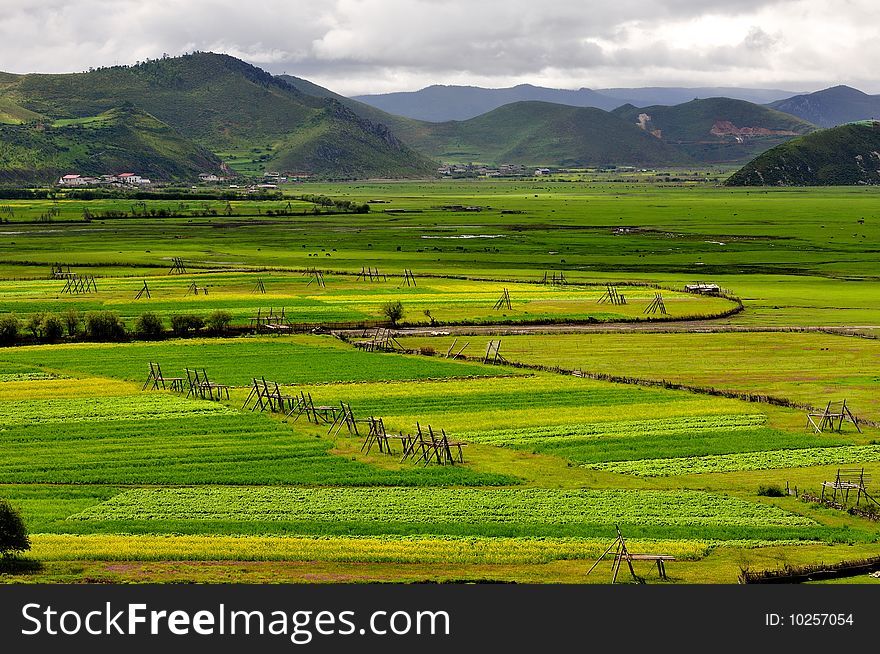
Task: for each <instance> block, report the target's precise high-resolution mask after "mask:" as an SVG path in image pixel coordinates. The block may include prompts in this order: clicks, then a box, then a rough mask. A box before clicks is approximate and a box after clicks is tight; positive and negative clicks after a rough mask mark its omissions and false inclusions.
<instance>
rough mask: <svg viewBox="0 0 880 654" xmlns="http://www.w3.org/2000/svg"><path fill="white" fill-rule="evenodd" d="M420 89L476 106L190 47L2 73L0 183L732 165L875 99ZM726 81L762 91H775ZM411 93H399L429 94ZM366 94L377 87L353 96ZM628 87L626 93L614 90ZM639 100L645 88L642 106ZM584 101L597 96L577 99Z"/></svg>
mask: <svg viewBox="0 0 880 654" xmlns="http://www.w3.org/2000/svg"><path fill="white" fill-rule="evenodd" d="M429 89H430V91H431V93H432V94H433V95H432V96H431V97H432V103H433V105H434V107H435V109H437V110H438V111H439V110H440V109H442V108H443V107H449V106H452V105H455V104H456V99H457V98H458V99H461V98H464V97H465V96H466V101H465V100H461V102H459V105H460V106H459V107H458V111H460V112H461V113H460V115H462V116H466V115H468V114H470V113H473V112H474V111H479V112H480V113H479V114H478V115H475V116H470V117H468V118H466V119H463V120H443V121H439V122H438V121H429V120H417V119H415V118H411V117H407V116H405V115H397V114H393V113H389V112H387V111H384V110H383V109H382V108H379V107H377V106H373V105H372V104H368V103H366V102H362V101H360V100H358V99H356V98H346V97H344V96H342V95H339V94H337V93H334V92H333V91H331V90H329V89H326V88H323V87H321V86H319V85H317V84H314V83H313V82H310V81H308V80H304V79H301V78H297V77H293V76H286V75H285V76H278V77H275V76H273V75H271V74H269V73H267V72H265V71H263V70H261V69H259V68H256V67H254V66H252V65H250V64H247V63H245V62H243V61H240V60H238V59H235V58H233V57H230V56H227V55H218V54H212V53H201V52H197V53H193V54H190V55H185V56H182V57H176V58H162V59H157V60H151V61H147V62H144V63H141V64H138V65H135V66H114V67H108V68H101V69H98V70H94V71H90V72H87V73H76V74H62V75H38V74H30V75H14V74H9V73H0V146H2V148H0V182H7V183H22V182H29V183H30V182H41V183H44V182H48V181H52V179H53V178H57V176H58V175H59V174H61V173H65V172H75V173H81V174H89V175H93V174H100V173H109V172H119V171H120V170H122V169H125V170H133V171H135V172H138V173H140V174H143V175H146V176H150V177H154V178H158V179H163V180H175V179H179V180H186V179H192V178H193V176H194V174H195V173H196V172H217V171H220V170H225V169H226V166H229V167H231V168H232V169H234V170H237V171H239V172H245V173H249V174H258V173H260V172H261V171H266V170H276V171H285V172H293V173H299V174H310V175H315V176H318V177H322V178H335V179H340V178H364V177H424V176H428V175H432V174H434V173H435V171H436V168H437V165H438V162H441V161H442V162H455V163H463V162H474V163H484V164H501V163H516V164H522V165H526V166H533V165H534V166H538V165H541V166H557V167H585V166H593V165H602V164H630V165H641V166H661V165H662V166H667V165H668V166H674V165H687V166H691V165H700V164H706V163H736V164H742V163H745V162H747V161H749V160H750V159H752V158H753V157H754V156H756V155H758V154H760V153H761V152H764V151H766V150H769V149H771V148H773V147H774V146H777V145H779V144H782V143H784V142H786V141H788V140H790V139H793V138H797V137H799V136H802V135H805V134H809V133H810V132H812V131H814V130H815V129H817V128H816V124H819V125H824V124H830V123H835V122H836V121H842V120H850V119H857V118H865V117H867V118H870V117H871V115H875V114H874V109H875V107H876V103H877V99H878V96H869V95H866V94H864V93H861V92H860V91H857V90H855V89H849V88H848V87H835V88H832V89H827V90H825V91H820V92H817V93H812V94H809V95H800V96H793V97H789V98H786V99H783V100H779V101H775V102H772V103H771V104H770V105H769V106H768V105H762V104H756V103H753V102H750V101H748V100H744V99H735V98H730V97H709V98H703V99H688V101H685V102H680V103H676V104H667V102H674V101H676V100H678V99H681V98H684V97H687V98H692V97H693V96H694V95H699V94H702V93H703V92H708V93H712V92H715V91H719V92H720V91H724V92H728V94H732V93H733V91H732V90H730V89H678V88H671V89H659V88H654V89H605V90H600V91H593V90H590V89H579V90H577V91H564V90H557V89H543V88H541V87H534V86H528V85H522V86H518V87H513V88H512V89H478V88H476V87H445V86H435V87H429ZM462 89H464V91H462ZM425 91H428V89H425ZM462 92H464V93H465V96H462V95H461V93H462ZM610 92H614V93H615V94H617V95H615V96H612V95H610ZM738 92H739V94H740V95H748V96H749V97H752V98H753V99H757V100H760V101H766V100H768V98H772V97H774V96H775V95H777V94H782V95H784V94H785V92H784V91H773V90H769V91H765V90H759V89H739V90H738ZM419 93H421V92H417V93H415V94H398V95H400V96H402V97H407V98H409V100H412V99H413V98H415V97H426V96H424V95H421V96H420V95H419ZM391 95H394V94H391ZM377 97H385V96H367V98H366V99H370V98H377ZM523 97H525V98H527V99H517V98H523ZM548 98H549V99H551V100H553V101H552V102H550V101H547V99H548ZM627 98H628V99H631V100H633V101H632V102H623V103H620V102H619V100H624V99H627ZM648 98H654V99H656V100H657V101H656V102H655V103H654V104H646V103H645V102H644V101H645V100H646V99H648ZM498 102H501V103H502V104H500V106H492V105H493V104H497V103H498ZM590 102H592V103H594V104H595V103H602V107H601V108H600V107H593V106H582V105H584V104H588V103H590ZM486 107H491V108H490V109H488V110H486V111H482V110H483V109H485V108H486ZM437 115H441V114H437Z"/></svg>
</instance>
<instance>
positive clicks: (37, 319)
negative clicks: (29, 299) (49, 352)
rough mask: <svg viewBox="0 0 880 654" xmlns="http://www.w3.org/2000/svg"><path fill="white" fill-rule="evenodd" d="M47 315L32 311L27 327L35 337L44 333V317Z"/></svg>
mask: <svg viewBox="0 0 880 654" xmlns="http://www.w3.org/2000/svg"><path fill="white" fill-rule="evenodd" d="M45 317H46V314H45V313H43V312H42V311H37V312H36V313H32V314H31V315H30V317H29V318H28V320H27V329H28V331H29V332H30V333H31V335H32V336H33V337H34V338H39V337H40V336H42V335H43V319H44V318H45Z"/></svg>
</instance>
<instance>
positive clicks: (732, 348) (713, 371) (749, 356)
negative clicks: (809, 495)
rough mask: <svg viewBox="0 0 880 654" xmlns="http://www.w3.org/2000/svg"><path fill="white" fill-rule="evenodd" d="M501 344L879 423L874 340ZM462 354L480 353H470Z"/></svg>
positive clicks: (637, 336)
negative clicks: (831, 406)
mask: <svg viewBox="0 0 880 654" xmlns="http://www.w3.org/2000/svg"><path fill="white" fill-rule="evenodd" d="M400 340H401V343H403V344H404V345H405V346H406V347H410V348H418V347H423V346H425V345H426V344H433V346H434V347H435V348H436V349H437V351H440V352H445V351H446V349H448V347H449V345H450V344H451V343H452V338H451V337H443V338H401V339H400ZM466 340H468V339H467V337H464V336H462V337H460V338H459V342H461V341H466ZM503 343H504V345H503V354H504V356H505V357H507V358H508V359H509V360H511V361H518V362H523V363H530V364H538V365H542V366H560V367H563V368H566V369H569V370H573V369H580V370H584V371H586V372H590V373H600V374H606V375H618V376H625V377H637V378H642V379H648V380H657V381H661V380H662V381H670V382H676V383H681V384H687V385H691V386H698V387H703V388H720V389H725V390H731V391H737V392H742V393H759V394H763V395H771V396H774V397H778V398H784V399H788V400H791V401H794V402H796V403H799V404H803V405H807V406H813V407H822V406H824V405H825V403H826V402H828V401H829V400H835V401H838V400H843V399H846V400H847V403H848V405H849V406H850V407H852V410H853V412H854V413H856V415H858V416H860V417H863V418H866V419H868V420H874V421H877V420H880V394H878V387H880V374H878V370H880V342H878V341H876V340H872V339H865V338H855V337H850V338H847V337H841V336H837V335H831V334H823V333H785V332H751V333H677V334H671V333H669V334H643V333H616V334H615V333H589V334H553V335H546V334H543V335H531V336H517V335H512V336H505V337H504V339H503ZM456 349H458V348H456ZM464 354H465V355H469V354H470V355H476V356H479V355H480V354H481V353H480V352H478V351H476V348H471V349H470V350H466V351H465V352H464Z"/></svg>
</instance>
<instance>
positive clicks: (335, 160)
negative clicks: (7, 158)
mask: <svg viewBox="0 0 880 654" xmlns="http://www.w3.org/2000/svg"><path fill="white" fill-rule="evenodd" d="M0 100H2V101H4V102H6V103H8V104H9V106H10V107H18V108H21V109H23V110H25V111H27V112H32V113H33V114H38V115H39V116H41V117H43V118H44V119H47V120H50V121H57V120H64V119H79V118H86V117H89V116H96V115H98V114H100V113H102V112H104V111H107V110H109V109H112V108H115V107H119V106H123V105H128V104H130V105H133V106H135V107H137V108H139V109H141V110H143V111H146V112H147V113H149V114H152V115H153V116H155V117H156V118H158V119H159V120H161V121H164V122H165V123H167V124H168V125H170V126H171V127H173V128H175V129H176V130H178V131H179V132H180V133H181V134H182V135H183V136H184V137H186V138H189V139H192V140H193V141H195V142H197V143H198V144H200V145H202V146H204V147H206V148H208V149H210V150H212V151H213V152H216V153H222V154H223V155H224V157H226V158H229V159H232V160H237V161H238V162H239V163H241V162H245V163H247V164H248V166H249V167H250V168H252V169H254V170H260V169H262V170H265V169H269V170H278V169H282V170H293V171H297V172H308V173H312V174H316V175H322V176H334V177H338V176H340V175H341V176H356V177H372V176H394V177H404V176H417V175H423V174H425V173H427V172H430V171H432V170H433V169H434V167H435V166H434V164H433V162H431V161H429V160H428V159H426V158H425V157H423V156H422V155H420V154H418V153H416V152H413V151H412V150H410V149H409V148H407V147H406V146H405V145H403V144H402V143H401V142H400V141H399V140H397V139H396V138H395V137H394V136H393V135H392V134H391V133H390V131H389V130H388V129H387V128H386V127H384V126H381V125H376V124H373V123H372V122H370V121H368V120H366V119H364V118H361V117H359V116H357V115H356V114H355V113H354V112H352V111H351V110H350V109H348V108H346V107H345V106H343V105H342V104H340V103H339V102H337V101H335V100H333V99H326V98H318V97H315V96H312V95H308V94H305V93H302V92H300V91H298V90H297V89H296V88H294V87H292V86H290V85H289V84H287V83H286V82H284V81H283V80H280V79H277V78H275V77H273V76H272V75H270V74H268V73H266V72H265V71H263V70H260V69H259V68H256V67H254V66H251V65H250V64H247V63H245V62H243V61H240V60H238V59H235V58H234V57H230V56H227V55H218V54H211V53H195V54H191V55H186V56H183V57H177V58H165V59H159V60H154V61H148V62H145V63H142V64H138V65H136V66H131V67H126V66H114V67H110V68H102V69H98V70H95V71H90V72H87V73H76V74H66V75H21V76H9V75H4V76H0ZM0 111H3V112H4V113H10V114H11V113H12V112H5V111H4V109H3V108H2V106H0ZM347 157H350V158H351V159H350V160H347V159H346V158H347ZM341 164H345V165H344V166H342V168H340V165H341Z"/></svg>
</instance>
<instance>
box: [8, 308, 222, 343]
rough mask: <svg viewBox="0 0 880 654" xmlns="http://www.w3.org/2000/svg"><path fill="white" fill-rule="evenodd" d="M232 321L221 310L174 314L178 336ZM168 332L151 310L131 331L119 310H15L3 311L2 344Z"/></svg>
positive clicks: (218, 331) (219, 327) (111, 338)
mask: <svg viewBox="0 0 880 654" xmlns="http://www.w3.org/2000/svg"><path fill="white" fill-rule="evenodd" d="M231 323H232V314H231V313H229V312H228V311H223V310H222V309H218V310H217V311H214V312H213V313H212V314H211V315H210V316H208V318H207V319H205V318H203V317H202V316H198V315H194V314H176V315H173V316H171V331H172V332H173V333H174V335H175V336H185V335H187V334H193V333H198V332H200V331H202V330H203V329H205V328H206V327H207V328H208V330H210V331H211V332H212V333H214V334H223V333H225V332H226V331H227V329H228V328H229V325H230V324H231ZM164 334H165V322H164V321H163V319H162V317H161V316H159V315H158V314H155V313H151V312H147V313H143V314H141V315H140V316H138V317H137V318H136V319H135V321H134V329H133V330H131V332H129V330H128V328H127V327H126V325H125V323H124V322H123V321H122V319H121V318H120V317H119V314H118V313H116V312H115V311H89V312H87V313H86V314H85V315H84V316H80V314H79V313H78V312H77V311H76V310H73V309H71V310H70V311H66V312H63V313H58V314H56V313H45V312H37V313H33V314H31V315H30V316H29V317H28V318H27V319H26V320H21V319H20V318H18V316H16V315H15V314H14V313H5V314H0V345H14V344H15V343H16V342H18V341H20V340H22V338H26V337H28V336H30V337H31V338H32V339H33V340H36V341H40V342H45V343H55V342H58V341H60V340H62V339H63V338H65V336H66V337H67V338H70V339H76V338H81V339H82V340H86V341H102V342H112V341H122V340H125V339H126V338H127V337H128V336H129V335H135V336H138V337H140V338H148V339H150V338H161V337H162V336H163V335H164Z"/></svg>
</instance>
